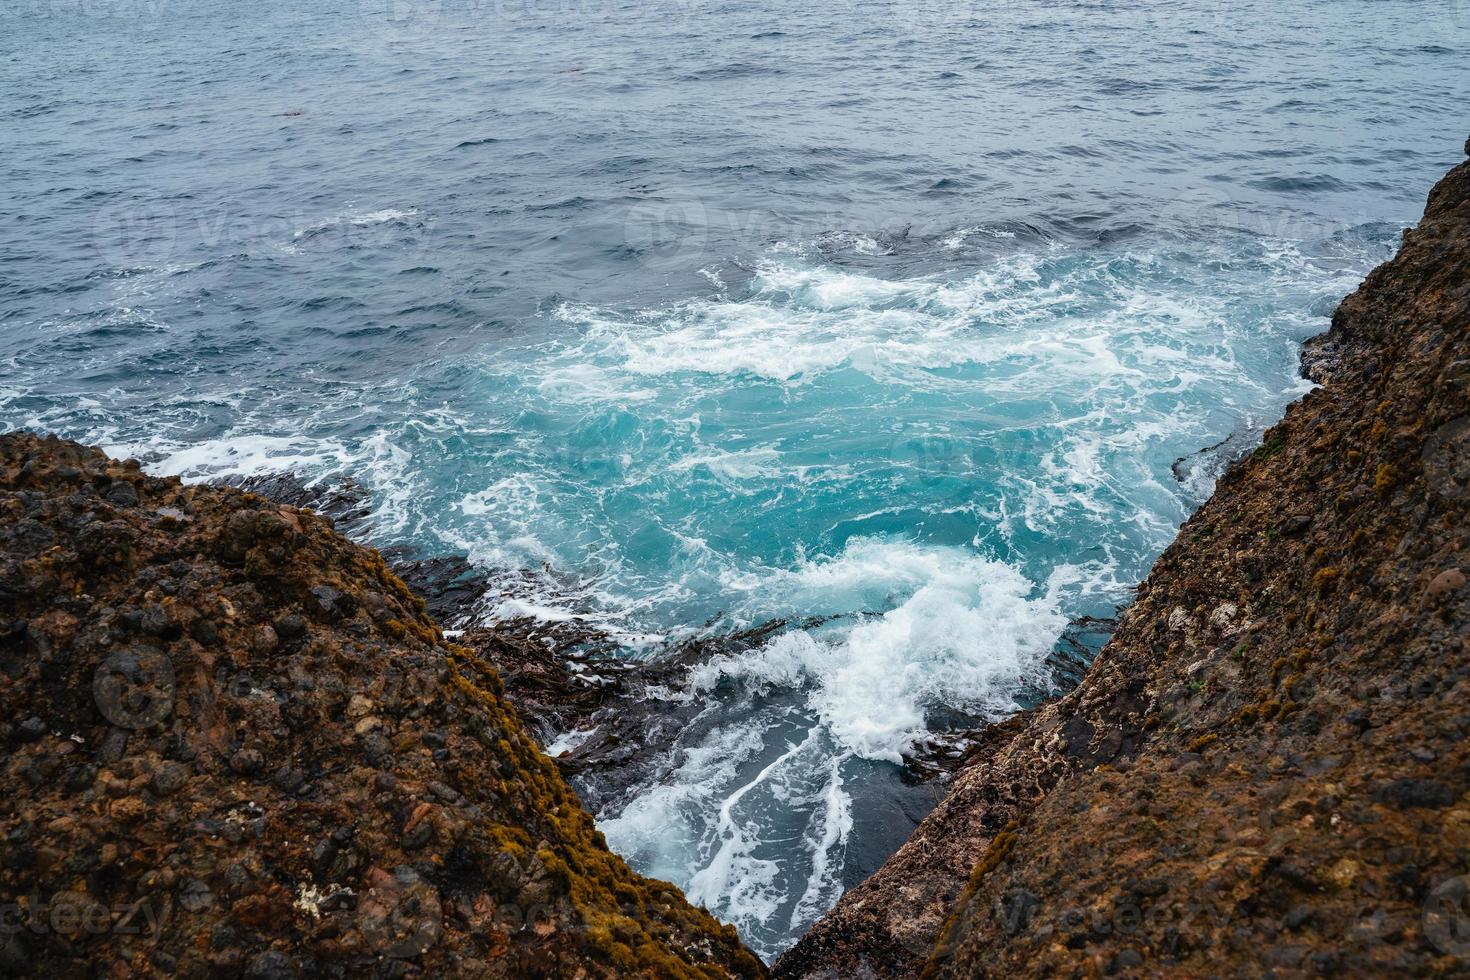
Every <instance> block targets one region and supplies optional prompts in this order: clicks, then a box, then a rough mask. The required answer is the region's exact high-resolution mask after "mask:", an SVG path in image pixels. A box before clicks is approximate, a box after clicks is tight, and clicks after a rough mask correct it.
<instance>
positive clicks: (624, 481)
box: [0, 0, 1470, 956]
mask: <svg viewBox="0 0 1470 980" xmlns="http://www.w3.org/2000/svg"><path fill="white" fill-rule="evenodd" d="M1370 14H1371V19H1370ZM0 16H3V18H4V26H5V27H6V30H4V31H0V114H3V116H4V118H5V119H6V126H7V134H8V135H10V140H9V146H8V148H7V152H6V153H5V154H4V155H3V156H0V179H3V184H4V187H5V190H6V194H5V196H4V198H0V217H3V219H4V220H3V222H0V330H3V333H4V338H5V341H6V344H5V347H4V349H3V350H0V426H3V427H5V428H16V427H28V428H40V429H47V430H52V431H57V432H60V433H62V434H64V435H67V436H71V437H74V438H78V439H82V440H84V441H87V442H94V443H101V444H103V445H105V446H106V447H107V448H108V449H109V451H111V452H114V453H116V454H119V455H135V456H138V457H139V458H141V459H143V460H145V461H146V463H147V464H148V466H149V467H150V469H151V470H153V471H154V472H158V473H167V474H178V475H181V476H183V477H185V478H187V479H191V480H203V479H208V478H212V477H216V476H221V475H226V474H240V473H262V472H270V471H274V470H280V469H289V470H293V471H295V472H297V473H299V474H301V475H303V476H305V477H307V478H308V479H315V478H320V477H324V476H327V475H329V474H332V473H338V472H345V473H348V474H351V475H352V476H354V477H356V478H358V479H360V480H361V481H362V482H363V483H365V484H366V485H367V486H368V487H369V488H370V489H371V490H372V492H373V494H374V499H375V510H374V514H373V519H372V523H371V525H370V529H369V532H368V533H369V535H370V537H371V538H372V539H373V540H374V541H375V542H377V543H380V544H389V543H408V544H412V545H414V546H416V547H418V548H420V549H422V550H424V551H427V552H430V553H440V552H445V551H450V550H454V551H461V552H464V553H467V554H469V555H470V556H471V557H472V558H473V559H474V560H475V561H476V562H477V563H479V564H481V565H483V566H485V567H487V568H489V569H492V570H497V571H504V572H508V573H514V574H511V575H507V576H506V578H505V581H506V583H507V584H506V585H505V587H504V589H503V591H502V592H501V594H498V595H496V596H494V597H493V598H492V601H491V603H490V605H489V606H488V607H487V608H486V609H485V610H484V617H485V618H486V619H494V618H497V617H503V616H511V615H526V614H529V615H535V616H540V617H543V618H546V619H550V620H558V619H569V618H576V619H582V620H586V621H589V622H592V623H595V624H597V625H599V626H601V627H602V628H604V629H606V630H608V631H610V632H612V633H613V634H614V635H616V636H617V637H619V638H620V639H621V641H622V642H623V643H624V645H625V647H626V649H627V651H628V653H629V654H630V655H632V656H656V655H657V654H658V652H659V651H660V650H661V649H664V648H666V646H667V644H668V642H669V641H670V640H671V638H672V639H676V638H679V637H685V636H690V635H696V634H702V633H708V632H716V633H718V632H723V631H729V630H733V629H738V628H740V627H743V626H748V625H753V624H758V623H763V622H766V621H768V620H770V619H772V618H779V617H792V618H796V617H805V616H836V617H839V618H837V619H834V620H833V621H831V622H830V623H828V624H827V625H825V626H823V627H820V628H813V629H809V630H791V631H788V632H785V633H783V634H781V635H779V636H777V637H776V638H775V639H773V640H772V641H771V642H770V643H768V644H767V645H765V646H764V647H762V648H760V649H758V650H755V651H751V652H749V653H746V654H742V655H738V656H736V655H725V656H722V657H720V658H718V659H717V660H715V661H713V662H711V663H709V664H707V665H706V666H704V667H703V668H701V669H700V670H699V671H697V672H696V674H695V676H694V678H693V679H692V680H691V682H690V683H689V685H688V686H687V687H685V688H682V689H679V690H671V691H667V692H663V694H664V695H665V696H666V697H667V699H668V700H670V701H673V702H681V703H688V702H691V701H692V702H693V703H695V704H697V705H698V706H699V707H700V708H701V711H700V714H699V715H698V718H697V720H696V721H695V722H694V723H693V724H691V725H690V726H689V729H688V731H687V732H686V733H685V734H684V736H683V737H682V738H681V739H680V740H679V741H678V742H677V743H676V744H675V745H673V746H671V747H670V748H669V750H668V752H667V753H666V754H665V755H664V756H663V761H662V762H661V763H660V764H659V765H658V766H656V767H654V769H653V770H651V771H650V772H649V773H647V774H646V776H645V777H643V778H641V779H640V781H638V782H637V784H636V785H635V787H634V789H633V790H632V791H630V792H629V793H628V794H627V795H626V796H625V797H624V798H620V799H618V800H616V801H614V802H613V803H611V804H609V805H608V806H606V807H605V808H604V810H603V813H602V814H601V819H602V825H603V827H604V829H605V830H606V831H607V834H608V838H609V840H610V841H611V842H612V844H613V845H614V846H615V847H616V848H618V849H619V850H620V851H622V852H623V853H624V854H626V855H627V856H629V858H630V860H632V861H633V863H634V864H635V865H637V866H638V867H639V868H640V869H642V870H645V871H648V872H650V873H654V874H657V875H659V876H661V877H666V878H669V879H671V880H673V881H675V882H677V883H679V884H680V885H682V886H684V887H686V889H687V890H688V891H689V893H690V894H691V896H693V897H694V898H695V899H697V900H699V901H702V902H705V903H706V904H708V905H709V907H710V908H711V909H712V910H714V911H715V912H716V914H718V915H720V916H721V917H723V918H725V919H726V920H727V921H731V922H733V923H735V924H736V925H737V926H738V927H739V928H740V930H741V932H742V934H743V935H744V936H745V937H746V938H747V940H748V941H749V942H750V943H751V944H752V945H753V946H754V947H755V948H756V949H757V950H759V951H760V952H762V953H763V954H765V955H767V956H770V955H774V954H775V953H776V952H778V951H779V950H780V949H782V948H784V947H785V946H786V945H789V943H790V942H791V941H793V939H794V937H795V936H797V935H799V934H800V932H801V931H802V930H803V929H804V928H805V927H806V926H807V925H808V924H809V923H810V922H811V921H812V920H813V919H814V918H815V917H816V916H817V915H819V914H820V912H821V911H822V910H824V909H825V908H826V907H828V906H829V905H830V904H831V903H832V902H833V901H835V900H836V898H837V896H838V895H839V894H840V892H841V890H842V889H843V888H844V887H851V886H852V885H853V884H855V883H856V882H857V881H858V880H861V878H862V876H863V875H864V874H866V873H867V872H869V871H871V870H872V868H873V867H874V866H875V865H876V864H877V863H878V862H879V861H881V860H882V858H883V857H884V856H885V855H886V854H888V853H890V852H891V851H892V850H893V849H894V848H895V847H897V846H898V844H899V843H900V842H901V841H902V840H903V838H904V836H905V835H906V834H907V833H908V831H909V829H910V828H911V827H912V825H913V822H914V820H916V819H917V818H918V817H919V816H921V815H922V813H923V811H924V809H925V808H926V807H927V806H928V805H930V804H931V803H932V801H933V798H934V793H935V792H936V791H935V790H933V789H929V788H921V789H914V788H912V787H905V786H904V785H903V784H902V783H901V782H900V781H899V780H898V779H897V775H896V774H897V766H896V765H895V763H896V762H898V760H899V759H900V758H901V757H902V755H903V754H904V753H906V752H908V751H910V750H911V749H913V748H914V746H915V745H916V744H919V743H921V742H923V741H924V740H926V739H928V738H929V737H930V736H931V735H934V734H937V733H942V732H943V731H945V730H946V729H947V728H948V727H950V726H951V725H953V724H954V723H955V719H956V718H975V717H980V718H986V717H992V718H993V717H1000V716H1003V715H1005V714H1006V713H1008V712H1010V711H1013V710H1015V708H1016V707H1017V705H1018V704H1019V703H1020V702H1021V701H1022V700H1024V699H1025V698H1026V697H1028V696H1029V695H1028V693H1027V692H1034V691H1036V690H1038V689H1045V688H1046V687H1047V686H1048V685H1049V684H1050V683H1051V682H1052V679H1051V675H1050V673H1049V672H1048V670H1047V668H1046V664H1045V658H1046V656H1047V654H1048V652H1049V651H1051V650H1052V649H1053V647H1054V645H1055V644H1056V642H1057V640H1058V637H1059V635H1060V634H1061V632H1062V630H1063V629H1064V628H1065V627H1066V624H1067V623H1068V621H1069V620H1071V619H1074V618H1076V617H1080V616H1086V615H1107V614H1109V613H1111V612H1112V611H1113V610H1114V608H1115V607H1116V606H1117V605H1118V604H1120V603H1122V602H1125V601H1126V600H1127V597H1128V595H1129V590H1130V588H1131V587H1132V586H1133V585H1134V584H1136V583H1137V581H1138V580H1139V579H1140V578H1141V577H1142V576H1143V575H1144V574H1145V572H1146V570H1147V568H1148V565H1149V563H1150V562H1151V561H1152V560H1153V558H1154V557H1155V556H1156V555H1157V554H1158V553H1159V551H1160V550H1162V548H1163V547H1164V546H1165V545H1166V544H1167V543H1168V542H1169V541H1170V540H1171V538H1172V537H1173V535H1174V533H1175V530H1176V529H1177V526H1178V524H1179V523H1180V522H1181V521H1182V520H1183V519H1184V518H1185V517H1186V516H1187V515H1188V513H1189V512H1190V511H1191V509H1192V508H1194V507H1195V506H1197V505H1198V503H1199V502H1200V501H1202V500H1203V499H1204V498H1205V497H1206V496H1207V495H1208V493H1209V490H1210V486H1211V481H1212V480H1213V477H1214V474H1215V473H1216V472H1217V468H1218V465H1219V464H1220V463H1221V462H1223V460H1221V459H1218V458H1211V457H1208V456H1207V457H1206V458H1205V459H1204V460H1203V462H1202V463H1201V464H1200V465H1197V466H1192V467H1191V468H1190V469H1189V471H1188V474H1187V476H1186V478H1185V479H1184V480H1180V479H1178V478H1176V476H1175V474H1174V473H1173V472H1172V471H1171V464H1172V463H1173V462H1174V460H1175V459H1177V458H1178V457H1181V456H1186V455H1189V454H1192V453H1194V452H1195V451H1197V450H1199V449H1201V448H1202V447H1206V446H1211V445H1215V444H1217V443H1219V442H1220V441H1221V440H1222V439H1225V438H1226V437H1228V436H1231V435H1232V434H1237V433H1244V434H1246V435H1249V434H1251V433H1254V432H1258V431H1259V430H1261V429H1263V428H1264V427H1265V426H1267V425H1269V424H1270V423H1271V422H1272V421H1274V419H1276V418H1277V417H1278V416H1279V414H1280V412H1281V410H1282V408H1283V407H1284V406H1285V404H1286V403H1287V402H1288V401H1290V400H1291V399H1292V398H1294V397H1296V396H1298V395H1299V394H1300V393H1301V392H1303V391H1304V390H1305V385H1304V383H1303V382H1302V381H1301V380H1300V379H1299V377H1298V376H1297V372H1296V356H1297V347H1298V344H1299V343H1300V341H1301V340H1302V339H1304V338H1305V337H1307V336H1309V335H1311V334H1313V333H1315V332H1318V331H1320V330H1322V329H1324V328H1325V327H1326V323H1327V320H1326V318H1327V316H1328V314H1330V312H1331V310H1332V308H1333V306H1334V305H1335V303H1336V302H1337V300H1338V299H1340V298H1341V296H1342V295H1344V294H1345V293H1346V292H1348V291H1349V290H1351V289H1352V288H1353V287H1354V286H1355V285H1356V283H1357V281H1358V280H1359V278H1360V277H1361V276H1362V274H1363V273H1364V272H1366V271H1367V270H1368V269H1369V268H1371V267H1372V266H1373V265H1374V264H1376V263H1377V262H1379V261H1381V260H1382V259H1384V258H1386V257H1387V256H1388V255H1389V254H1391V252H1392V249H1393V247H1394V245H1395V243H1396V241H1397V235H1398V231H1399V229H1400V227H1401V226H1402V224H1403V223H1405V222H1408V221H1412V220H1413V219H1414V218H1416V217H1417V215H1418V213H1419V211H1420V210H1421V207H1422V201H1423V196H1424V194H1425V192H1426V190H1427V188H1428V187H1429V185H1430V184H1431V183H1432V181H1433V180H1434V179H1436V178H1437V177H1438V176H1439V175H1440V174H1441V173H1442V172H1443V171H1444V170H1445V169H1446V168H1447V167H1448V166H1449V165H1451V164H1452V163H1454V162H1455V161H1456V160H1457V159H1458V158H1459V157H1460V155H1461V152H1460V146H1461V144H1462V142H1463V139H1464V135H1465V133H1464V129H1465V127H1464V118H1465V114H1464V110H1465V102H1464V99H1463V96H1464V93H1465V91H1466V81H1467V67H1466V66H1467V65H1470V59H1467V58H1466V57H1465V55H1466V47H1467V44H1466V42H1467V38H1470V16H1466V15H1465V11H1464V9H1463V8H1462V5H1460V4H1457V3H1443V4H1429V5H1425V4H1417V3H1416V4H1410V3H1395V2H1386V3H1380V4H1375V5H1374V6H1373V7H1372V8H1366V7H1363V6H1361V5H1358V4H1350V3H1337V2H1313V3H1289V4H1264V3H1244V4H1238V5H1232V6H1230V7H1229V8H1228V9H1227V8H1222V9H1215V7H1214V5H1206V4H1201V3H1196V2H1192V0H1189V2H1186V0H1180V2H1163V3H1157V4H1124V3H1103V2H1099V3H1066V4H1053V3H1043V2H1041V0H1008V2H1003V3H997V4H980V3H968V2H943V3H930V4H899V3H890V2H849V0H844V2H840V3H835V4H827V5H822V6H821V7H820V8H819V9H810V10H802V11H790V10H785V9H781V7H780V6H779V5H770V4H767V3H762V2H743V3H713V2H711V3H698V2H694V0H687V2H685V0H680V2H673V0H670V2H668V3H663V4H659V3H654V2H647V3H636V2H630V3H611V2H605V3H594V2H583V3H565V4H541V3H527V2H514V3H497V4H483V3H467V4H459V3H449V2H444V3H439V2H430V0H422V2H413V0H402V2H394V3H388V2H387V0H385V2H384V3H383V4H376V3H373V2H364V3H356V2H348V0H310V2H301V3H290V4H288V3H284V2H266V3H260V4H252V5H241V4H237V3H226V2H223V0H202V2H199V3H192V4H187V5H185V4H182V3H171V2H168V0H88V2H82V0H77V2H70V0H30V2H22V3H20V4H12V5H9V6H8V7H7V9H6V11H5V12H4V14H3V15H0ZM655 707H656V706H655ZM583 734H584V733H565V735H564V736H563V738H562V739H561V740H559V741H558V746H557V747H558V748H561V747H566V746H570V745H573V744H575V743H576V742H577V740H578V739H579V738H580V737H582V735H583Z"/></svg>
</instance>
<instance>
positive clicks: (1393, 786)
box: [1373, 779, 1455, 809]
mask: <svg viewBox="0 0 1470 980" xmlns="http://www.w3.org/2000/svg"><path fill="white" fill-rule="evenodd" d="M1373 798H1374V799H1375V800H1377V801H1378V802H1380V803H1389V804H1392V805H1393V806H1397V807H1402V808H1408V807H1422V808H1427V809H1440V808H1443V807H1447V806H1449V805H1450V804H1451V803H1453V802H1455V791H1454V790H1452V789H1450V788H1449V787H1448V786H1446V785H1445V784H1444V783H1441V782H1439V781H1437V780H1433V779H1395V780H1394V781H1393V782H1391V783H1388V784H1387V785H1385V786H1381V787H1379V789H1378V791H1377V792H1375V793H1374V794H1373Z"/></svg>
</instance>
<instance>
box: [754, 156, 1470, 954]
mask: <svg viewBox="0 0 1470 980" xmlns="http://www.w3.org/2000/svg"><path fill="white" fill-rule="evenodd" d="M1303 363H1304V365H1305V367H1306V368H1307V370H1308V372H1309V375H1310V376H1311V377H1312V378H1313V379H1314V380H1316V381H1319V382H1321V383H1322V384H1323V387H1321V388H1319V389H1317V390H1315V391H1313V392H1311V393H1310V394H1308V395H1307V396H1305V397H1304V398H1302V399H1301V400H1300V401H1298V402H1296V403H1295V404H1293V405H1292V406H1291V407H1290V408H1289V409H1288V411H1287V413H1286V417H1285V418H1284V419H1283V420H1282V422H1281V423H1279V424H1278V425H1276V426H1274V427H1273V428H1271V429H1270V430H1268V431H1267V432H1266V433H1265V436H1264V440H1263V442H1262V444H1261V445H1260V446H1259V447H1258V448H1256V449H1255V450H1254V451H1253V452H1251V453H1249V454H1248V455H1246V456H1245V457H1244V458H1242V459H1240V460H1239V461H1238V462H1236V463H1234V464H1233V465H1232V466H1230V467H1229V468H1228V469H1227V470H1226V471H1225V473H1224V475H1223V476H1222V477H1221V479H1220V481H1219V484H1218V486H1217V488H1216V490H1215V493H1214V495H1213V497H1211V499H1210V500H1209V501H1208V503H1206V504H1205V505H1204V507H1202V508H1201V509H1200V511H1199V512H1198V513H1197V514H1196V515H1195V516H1194V517H1192V518H1191V519H1190V520H1189V522H1188V523H1186V524H1185V526H1184V527H1183V529H1182V530H1181V532H1180V535H1179V537H1178V539H1177V540H1176V541H1175V543H1174V544H1173V545H1172V546H1171V547H1170V548H1169V549H1168V550H1167V551H1166V552H1165V553H1164V555H1163V556H1162V557H1161V558H1160V559H1159V561H1158V563H1157V564H1156V565H1155V566H1154V568H1153V570H1152V572H1151V573H1150V574H1149V577H1148V579H1147V581H1146V582H1145V583H1144V584H1143V586H1142V587H1141V588H1140V590H1139V597H1138V600H1137V601H1136V602H1135V603H1134V604H1133V605H1132V606H1131V607H1130V608H1129V609H1128V610H1127V611H1126V612H1125V613H1124V614H1123V616H1122V617H1121V619H1120V621H1119V624H1118V628H1117V631H1116V632H1115V633H1114V635H1113V636H1112V638H1111V640H1110V641H1109V643H1108V645H1107V646H1106V647H1105V648H1104V649H1103V651H1102V654H1101V655H1100V657H1099V658H1098V660H1097V662H1096V663H1095V664H1094V665H1093V666H1092V668H1091V669H1090V670H1089V672H1088V674H1087V676H1086V677H1085V678H1084V679H1083V681H1082V683H1081V684H1080V686H1078V688H1077V689H1076V690H1074V691H1072V692H1071V693H1070V694H1067V695H1066V696H1065V697H1062V698H1061V699H1059V700H1056V701H1052V702H1050V703H1047V704H1045V705H1042V706H1040V707H1038V708H1036V709H1034V710H1032V711H1030V712H1027V713H1024V714H1022V715H1019V716H1017V717H1015V718H1013V719H1011V720H1010V721H1007V722H1006V723H1004V724H1002V725H999V726H996V727H995V728H993V729H990V730H989V731H987V732H986V733H984V739H983V741H982V743H981V744H980V745H979V746H977V748H976V749H975V750H974V751H972V752H971V753H970V755H969V757H968V759H967V762H966V764H965V766H964V768H963V769H962V771H961V772H960V773H959V775H958V776H957V778H956V780H955V784H954V787H953V790H952V791H951V793H950V794H949V796H948V797H947V798H946V799H945V800H944V801H943V802H942V803H941V804H940V805H939V806H938V807H937V808H936V809H935V810H934V811H933V812H932V813H931V814H930V816H929V817H928V818H927V819H926V820H925V821H924V822H923V824H921V825H920V827H919V828H918V830H917V831H916V832H915V834H914V835H913V837H912V838H911V839H910V840H909V842H908V843H907V844H906V845H905V846H904V847H903V848H902V849H901V850H900V851H899V852H898V853H897V854H895V855H894V856H893V857H892V858H891V859H889V861H888V862H887V863H885V864H884V866H883V867H882V868H881V869H880V870H879V871H878V872H877V873H876V874H874V875H873V876H872V877H871V878H869V879H868V880H867V881H865V882H864V883H862V884H861V885H859V886H858V887H856V888H854V889H852V890H850V891H849V892H848V893H847V894H846V895H845V896H844V897H843V898H842V900H841V901H840V902H839V904H838V905H837V906H836V907H835V908H834V909H833V910H832V911H831V912H830V913H828V914H827V916H825V917H824V918H823V919H822V920H821V921H819V922H818V924H817V925H816V926H815V927H814V928H813V929H812V930H811V931H810V932H809V933H808V934H807V935H806V936H805V937H804V938H803V939H802V941H801V942H800V943H798V945H797V946H795V947H794V948H793V949H791V950H790V951H788V952H787V953H786V954H785V955H784V956H783V957H781V959H780V960H778V961H777V963H776V964H775V967H774V969H773V973H774V974H775V975H777V976H780V977H791V978H798V977H803V978H806V977H810V978H830V977H847V976H867V977H908V976H916V975H918V974H920V973H921V972H922V973H923V974H924V975H925V976H935V977H949V976H953V977H975V976H1046V977H1051V976H1098V975H1175V976H1178V975H1183V976H1242V977H1257V976H1262V975H1269V974H1270V973H1271V972H1272V971H1275V972H1276V973H1277V975H1293V976H1296V975H1334V974H1336V975H1344V976H1384V975H1405V976H1429V975H1464V974H1465V973H1466V972H1467V970H1470V959H1467V956H1470V944H1467V942H1466V940H1465V928H1466V923H1467V918H1466V913H1465V909H1466V906H1465V904H1464V903H1465V897H1466V894H1467V891H1470V888H1467V885H1466V877H1465V875H1466V874H1467V872H1470V863H1467V856H1470V796H1467V791H1470V741H1467V736H1470V711H1467V708H1466V706H1467V704H1470V589H1467V588H1465V586H1464V582H1465V581H1466V574H1467V573H1470V164H1464V165H1462V166H1460V167H1458V168H1456V169H1455V170H1453V171H1451V173H1450V174H1449V175H1448V176H1447V177H1445V178H1444V180H1442V181H1441V182H1440V184H1439V185H1438V186H1437V187H1435V189H1434V190H1433V191H1432V192H1431V193H1430V195H1429V203H1428V207H1427V209H1426V212H1425V216H1424V219H1423V221H1422V222H1421V223H1420V224H1419V226H1418V227H1417V228H1415V229H1411V230H1409V231H1407V232H1406V233H1405V237H1404V244H1403V248H1402V250H1401V251H1400V252H1399V255H1398V256H1397V257H1396V258H1395V259H1393V260H1392V261H1391V262H1388V263H1386V264H1385V265H1383V266H1381V267H1379V268H1378V269H1377V270H1375V271H1374V272H1373V273H1372V274H1370V275H1369V276H1368V278H1367V279H1366V280H1365V282H1364V283H1363V285H1362V286H1361V287H1360V288H1359V289H1358V290H1357V292H1355V293H1354V294H1353V295H1351V296H1349V297H1348V298H1347V299H1346V300H1344V301H1343V303H1342V304H1341V306H1339V307H1338V309H1337V311H1336V313H1335V314H1334V315H1333V319H1332V329H1331V331H1330V332H1329V333H1327V334H1326V335H1324V336H1323V337H1322V338H1319V339H1317V340H1314V341H1312V342H1309V344H1308V345H1307V349H1306V351H1305V353H1304V355H1303Z"/></svg>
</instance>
